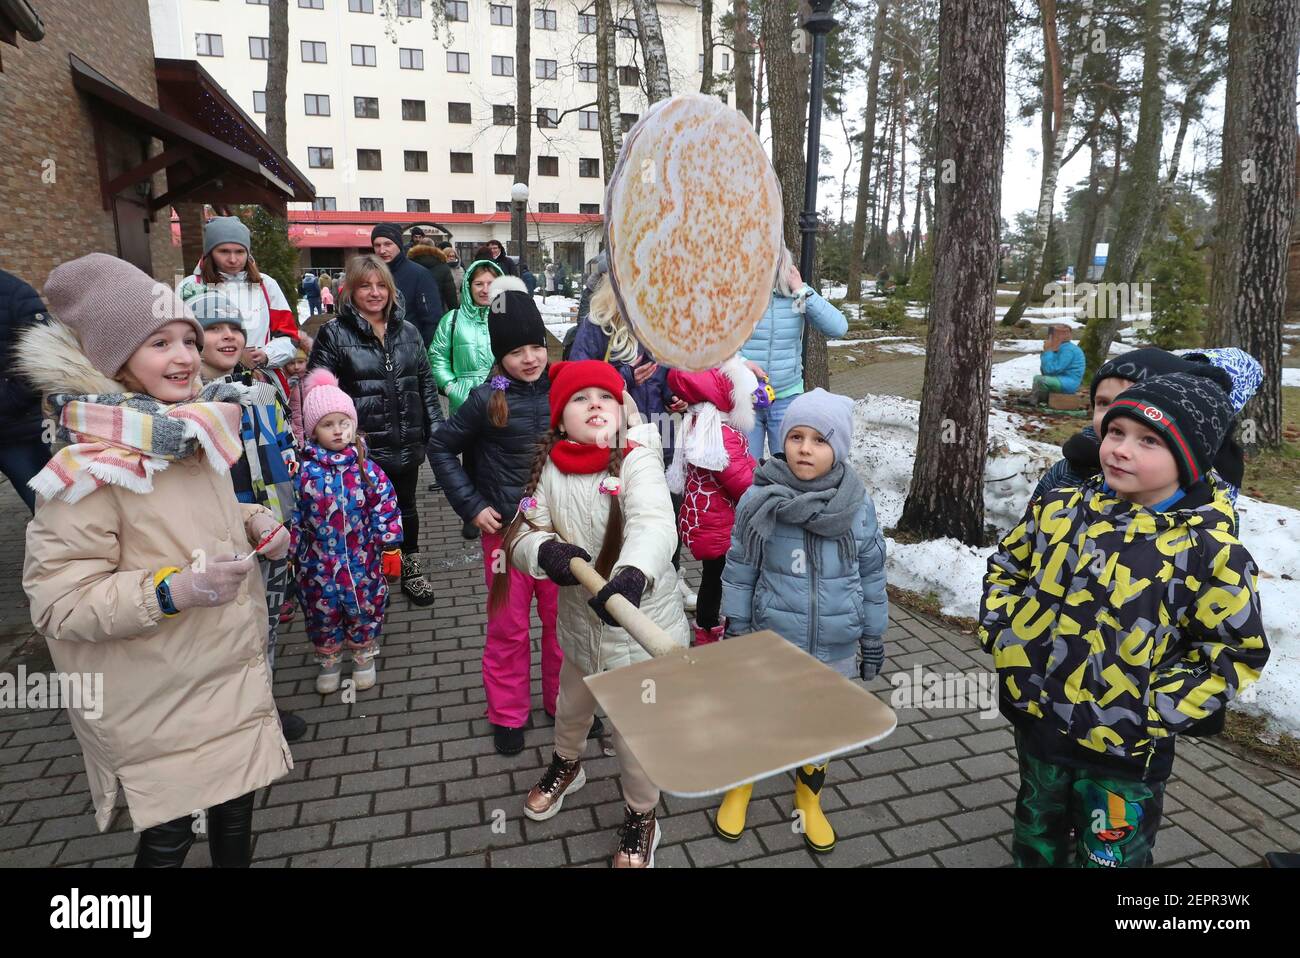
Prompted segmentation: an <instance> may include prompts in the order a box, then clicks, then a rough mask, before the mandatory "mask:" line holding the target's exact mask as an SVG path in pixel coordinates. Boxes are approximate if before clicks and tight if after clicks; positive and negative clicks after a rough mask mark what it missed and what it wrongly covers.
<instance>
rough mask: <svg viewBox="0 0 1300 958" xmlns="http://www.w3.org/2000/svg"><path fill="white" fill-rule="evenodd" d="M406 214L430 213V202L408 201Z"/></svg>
mask: <svg viewBox="0 0 1300 958" xmlns="http://www.w3.org/2000/svg"><path fill="white" fill-rule="evenodd" d="M406 212H408V213H427V212H429V201H428V200H407V201H406Z"/></svg>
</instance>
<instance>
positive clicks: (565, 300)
mask: <svg viewBox="0 0 1300 958" xmlns="http://www.w3.org/2000/svg"><path fill="white" fill-rule="evenodd" d="M533 302H534V303H536V304H537V310H538V312H540V313H541V314H542V318H543V319H545V320H546V322H548V323H551V322H556V320H554V319H549V318H548V317H551V316H555V317H560V316H563V317H564V318H565V319H568V318H569V312H570V310H574V309H577V308H578V301H577V300H576V299H572V298H570V297H568V296H548V297H546V302H542V297H541V296H534V297H533Z"/></svg>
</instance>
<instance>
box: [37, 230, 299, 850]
mask: <svg viewBox="0 0 1300 958" xmlns="http://www.w3.org/2000/svg"><path fill="white" fill-rule="evenodd" d="M45 293H46V298H47V301H48V302H49V305H50V312H51V314H52V316H53V321H52V322H51V323H50V324H49V325H48V326H36V327H33V328H32V329H31V330H29V331H28V332H27V333H26V334H25V335H24V336H23V338H22V339H21V340H20V342H19V344H18V347H17V349H16V358H17V360H18V363H19V365H20V367H21V368H22V370H23V371H24V372H25V373H26V374H27V376H28V378H30V379H31V380H32V381H33V383H35V384H36V385H37V386H38V387H39V389H40V391H41V393H42V394H43V395H44V397H45V402H46V408H47V410H48V412H49V414H50V415H51V417H52V420H53V422H54V423H56V424H57V439H58V442H59V443H60V444H63V447H62V448H61V449H59V451H58V452H57V453H56V454H55V456H54V459H53V460H51V462H50V464H49V465H48V466H47V467H46V468H45V469H44V470H43V471H42V472H41V473H40V474H39V475H37V476H36V478H34V479H33V480H32V483H31V484H32V487H33V488H34V489H36V491H37V493H38V494H39V495H40V499H39V503H38V506H37V510H36V516H35V518H34V519H33V520H32V521H31V523H30V525H28V527H27V556H26V562H25V564H24V567H23V587H24V589H25V590H26V592H27V597H28V599H29V600H30V602H31V609H32V622H33V624H34V625H35V626H36V628H37V629H38V630H39V631H40V632H41V634H42V635H44V636H45V638H46V641H47V642H48V644H49V648H50V654H51V657H52V659H53V661H54V666H55V668H56V669H57V670H58V671H59V672H81V673H86V672H89V673H100V674H102V676H103V684H102V688H103V690H104V691H103V701H102V702H95V703H84V702H83V708H81V709H69V717H70V720H71V723H72V727H73V730H74V731H75V732H76V735H77V739H78V741H79V742H80V743H81V747H82V751H83V753H84V756H85V761H86V776H87V779H88V782H89V786H90V791H91V796H92V798H93V800H94V806H95V821H96V823H97V824H98V826H99V828H100V830H101V831H103V830H105V829H107V828H108V826H109V824H110V822H111V820H112V816H113V809H114V805H115V803H116V800H117V797H118V789H119V783H120V785H121V790H122V792H123V793H124V794H125V798H126V804H127V808H128V809H129V811H130V813H131V820H132V823H133V825H134V827H135V829H136V831H139V832H141V837H140V845H139V851H138V853H137V858H136V865H137V867H139V866H171V867H179V866H180V865H181V863H182V862H183V861H184V859H185V854H186V852H187V851H188V849H189V846H190V844H191V843H192V842H193V840H194V835H195V834H196V833H206V834H208V836H209V849H210V852H211V855H212V860H213V864H214V865H217V866H228V867H238V866H247V865H248V863H249V859H250V857H251V848H252V838H251V819H252V806H253V793H254V791H255V790H256V789H258V788H261V787H263V786H265V785H268V784H270V783H271V782H273V781H275V780H276V779H277V778H279V777H281V776H282V775H284V774H285V773H286V772H288V771H289V769H290V768H292V767H293V760H292V757H291V755H290V753H289V747H288V745H286V743H285V741H284V737H283V735H282V734H281V731H280V722H279V719H278V717H277V715H276V708H275V701H274V700H273V698H272V696H271V673H270V670H269V668H268V666H267V662H266V626H267V623H266V608H265V599H264V596H263V590H262V582H261V578H260V576H259V575H258V574H257V571H256V562H257V559H256V558H255V557H253V556H251V555H250V553H252V552H253V551H254V549H255V547H256V546H259V545H260V546H261V549H260V551H261V552H262V553H264V554H267V555H268V556H270V557H273V558H274V557H276V556H277V555H278V556H279V557H283V556H284V554H285V553H286V551H287V548H288V539H289V537H288V533H287V532H286V530H284V529H283V528H282V527H280V526H279V525H278V524H277V523H276V521H275V520H274V519H273V518H272V517H271V515H270V513H269V511H268V510H267V509H266V508H265V507H263V506H255V505H241V504H240V503H239V502H238V501H237V500H236V499H235V493H234V489H233V487H232V485H231V480H230V475H229V466H230V464H231V463H232V462H233V461H235V460H237V459H238V458H239V455H240V453H241V451H242V446H241V443H240V440H239V428H238V424H239V408H238V406H237V405H235V404H234V403H233V402H232V401H231V400H233V399H235V398H237V396H238V392H237V390H238V388H239V387H236V386H232V385H231V384H227V383H213V384H211V385H209V386H208V387H206V388H204V389H203V390H202V391H201V392H199V391H198V387H199V361H200V360H199V349H200V348H201V345H202V342H203V331H202V329H201V328H200V327H199V324H198V323H197V322H196V321H195V320H194V318H193V316H192V315H191V314H190V313H189V311H188V310H187V309H186V308H185V307H184V306H183V305H182V304H181V303H180V301H179V300H178V299H176V297H175V295H174V294H173V293H172V292H171V290H170V289H168V288H167V287H166V286H164V285H162V284H159V283H155V282H154V281H153V280H152V279H151V278H150V277H148V276H146V275H145V274H144V273H141V272H140V271H139V270H137V269H136V268H135V267H134V266H131V265H130V264H128V263H125V262H123V261H121V260H118V259H115V258H114V257H111V256H106V255H103V254H99V253H96V254H91V255H90V256H86V257H82V258H81V259H78V260H73V261H71V262H68V263H65V264H63V265H62V266H59V267H58V268H57V269H55V270H54V271H53V272H52V273H51V274H50V278H49V281H48V282H47V283H46V286H45ZM237 554H238V555H237ZM92 704H93V708H92V707H90V706H91V705H92ZM205 810H206V811H205ZM196 819H197V820H196Z"/></svg>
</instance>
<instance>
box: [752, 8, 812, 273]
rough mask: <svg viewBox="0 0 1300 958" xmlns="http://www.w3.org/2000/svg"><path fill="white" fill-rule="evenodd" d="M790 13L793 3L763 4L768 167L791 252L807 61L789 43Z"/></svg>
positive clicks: (800, 180)
mask: <svg viewBox="0 0 1300 958" xmlns="http://www.w3.org/2000/svg"><path fill="white" fill-rule="evenodd" d="M795 9H796V4H795V0H767V2H765V3H764V4H763V49H764V51H765V52H766V54H767V102H768V109H769V112H770V114H771V119H772V166H773V167H774V168H775V169H776V176H777V179H778V180H779V181H780V183H781V195H782V199H783V206H784V213H785V229H784V234H785V244H786V246H788V247H790V249H792V250H797V249H798V248H799V204H800V203H801V202H802V199H803V187H804V172H805V163H806V161H805V157H804V126H805V125H806V123H807V112H808V70H807V63H808V57H807V55H802V56H801V55H799V54H797V53H796V52H795V51H794V50H793V49H792V43H791V37H792V36H793V35H794V31H795V29H796V25H795ZM801 61H802V62H801Z"/></svg>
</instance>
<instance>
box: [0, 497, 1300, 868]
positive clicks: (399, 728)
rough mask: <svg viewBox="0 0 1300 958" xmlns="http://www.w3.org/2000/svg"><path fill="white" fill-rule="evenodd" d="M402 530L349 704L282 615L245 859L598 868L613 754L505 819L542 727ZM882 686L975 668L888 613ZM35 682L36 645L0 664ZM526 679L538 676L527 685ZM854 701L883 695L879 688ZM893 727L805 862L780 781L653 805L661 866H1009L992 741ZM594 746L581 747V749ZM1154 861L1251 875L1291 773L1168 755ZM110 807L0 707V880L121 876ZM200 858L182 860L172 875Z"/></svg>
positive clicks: (1212, 756)
mask: <svg viewBox="0 0 1300 958" xmlns="http://www.w3.org/2000/svg"><path fill="white" fill-rule="evenodd" d="M0 495H3V499H0V502H2V503H3V505H2V506H0V508H3V514H2V515H0V535H2V538H0V568H3V570H4V573H5V574H4V575H3V576H0V582H5V583H7V584H8V585H7V586H6V588H5V594H4V596H3V598H4V599H5V600H6V601H5V602H4V605H3V609H4V616H5V617H6V618H5V621H9V622H11V623H12V622H13V621H15V620H18V619H20V618H21V614H25V613H21V614H20V610H21V609H24V608H25V603H22V604H21V605H20V604H19V596H20V594H21V593H20V590H18V588H17V586H16V584H15V583H16V580H17V568H18V564H19V559H20V555H21V550H22V537H21V531H22V525H23V522H24V521H25V515H20V514H19V510H21V506H20V505H19V504H18V503H17V499H16V497H12V492H11V491H10V490H0ZM421 525H422V528H423V530H424V532H423V535H424V545H425V549H426V555H427V557H428V559H429V565H430V566H431V567H432V570H433V572H432V574H433V578H434V581H435V583H436V586H437V590H438V596H439V598H438V601H437V603H436V604H435V605H434V606H433V608H432V609H426V610H417V609H414V608H412V607H410V606H409V605H408V604H407V602H406V600H405V598H404V597H402V596H400V595H399V596H397V597H396V599H395V601H394V602H393V605H392V609H391V612H390V615H389V618H388V625H387V628H386V639H385V648H384V655H383V657H382V658H381V660H380V665H381V671H380V684H379V686H378V687H377V688H375V689H373V690H369V691H366V692H362V693H360V694H359V696H358V701H357V702H356V704H353V705H346V704H342V703H341V702H340V701H339V696H338V695H337V694H336V695H334V696H331V697H330V698H329V699H328V700H324V699H322V698H321V697H320V696H319V695H317V694H316V693H315V692H314V690H313V678H314V667H313V665H312V664H311V662H310V659H309V656H308V644H307V642H306V639H305V636H304V634H303V632H302V627H301V618H300V619H299V621H298V622H295V623H294V625H293V627H291V628H290V629H288V630H287V633H286V634H285V635H284V636H282V638H281V643H282V645H281V649H282V651H281V654H280V660H279V667H278V670H277V672H276V693H277V696H278V697H279V700H280V704H281V705H282V706H284V707H287V708H290V709H293V710H295V711H297V712H298V714H299V715H301V716H302V717H303V718H304V719H306V720H307V721H308V722H309V723H310V725H311V729H310V731H309V733H308V736H307V738H306V739H305V740H304V741H302V742H299V743H298V744H296V745H295V746H294V747H293V753H294V760H295V767H294V769H293V771H292V773H291V774H290V775H289V776H288V777H287V778H285V779H283V780H282V781H280V782H278V783H276V784H275V785H273V786H271V787H270V788H268V789H264V790H263V791H262V793H261V794H260V795H259V796H258V810H257V812H256V818H255V827H256V831H257V840H256V846H255V850H254V854H255V857H256V864H257V865H259V866H265V867H285V866H292V867H303V866H328V865H358V866H360V865H368V866H372V867H377V866H383V865H464V866H473V867H477V866H489V865H490V866H498V867H500V866H519V865H538V866H554V865H592V866H598V867H599V866H603V865H604V864H605V862H606V861H607V859H608V856H609V855H610V853H611V851H612V848H613V842H614V829H615V828H616V827H617V825H618V823H619V822H620V821H621V816H622V810H621V803H620V801H619V799H618V788H617V783H616V778H615V775H616V768H615V760H614V759H612V758H604V757H598V758H592V759H591V760H589V761H588V762H587V763H586V768H587V775H588V785H587V786H586V788H584V789H583V790H582V791H580V792H578V793H577V794H576V795H574V796H573V797H572V798H571V799H569V800H568V801H566V803H565V809H564V811H563V812H561V813H560V814H559V815H557V816H556V817H555V818H554V819H552V820H550V821H548V822H543V823H537V822H531V821H528V820H526V819H525V818H523V816H522V814H521V811H520V804H521V802H522V798H523V795H524V793H525V792H526V790H527V789H528V788H529V787H530V786H531V785H532V784H533V782H534V781H535V780H536V779H537V777H538V775H539V774H540V770H541V768H542V766H543V762H544V760H545V759H549V757H550V746H551V729H550V727H549V725H550V721H549V719H547V718H546V716H545V714H544V713H543V712H542V711H541V708H540V701H539V700H540V688H539V685H540V682H535V683H534V689H533V692H534V712H533V727H532V728H531V729H530V730H529V731H528V733H527V736H526V741H527V747H526V748H525V750H524V752H523V753H522V754H521V755H518V756H514V757H511V758H503V757H501V756H499V755H496V754H495V753H494V752H493V749H492V742H491V737H490V735H489V729H488V724H487V720H486V718H485V717H484V715H483V689H482V682H481V680H480V675H479V658H480V655H481V650H482V646H483V624H484V611H483V598H484V588H483V572H482V561H481V553H480V550H479V545H478V543H477V542H473V543H467V542H465V541H464V540H463V539H462V538H461V537H460V522H459V520H457V519H456V518H455V517H454V515H453V514H452V512H451V511H450V509H449V508H448V507H447V506H446V505H445V501H444V500H442V498H441V496H439V497H438V498H437V501H436V502H435V499H434V496H433V495H432V494H429V493H424V494H423V501H422V503H421ZM886 648H887V651H888V661H887V665H886V669H885V673H886V675H890V674H893V673H895V672H899V671H907V672H910V671H911V669H912V667H913V666H914V665H918V664H919V665H923V666H925V668H926V669H927V670H931V671H937V672H968V671H972V670H976V671H978V670H983V669H985V668H986V667H987V666H988V659H987V657H985V656H984V655H982V654H981V653H980V652H979V651H978V649H977V648H976V645H975V641H974V638H973V637H971V636H966V635H961V634H957V633H955V632H953V631H951V630H948V629H946V628H944V627H942V626H940V625H937V624H935V623H933V622H931V621H928V620H926V619H925V618H923V617H921V616H918V615H913V614H910V613H908V612H907V611H906V610H904V609H901V608H898V607H895V608H894V610H893V613H892V615H891V626H890V629H889V632H888V633H887V635H886ZM19 661H22V662H25V663H26V664H27V666H28V669H29V670H30V669H33V668H41V669H45V668H48V667H49V666H48V656H47V653H46V652H45V649H44V645H43V643H41V642H39V641H37V642H35V643H30V644H29V646H28V650H27V652H26V653H24V654H22V655H21V656H20V657H18V658H15V659H11V660H10V661H9V662H8V663H7V664H5V665H3V666H0V668H2V669H3V670H4V671H7V672H13V671H14V670H15V668H16V665H17V664H18V662H19ZM535 674H536V670H535ZM872 688H873V689H876V690H877V691H882V692H884V693H888V692H889V691H890V685H889V683H888V682H887V681H886V679H885V678H879V679H877V680H876V681H875V682H874V683H873V684H872ZM899 723H900V725H899V728H898V730H897V731H895V732H894V734H893V735H891V736H890V737H889V738H888V739H886V740H885V741H884V742H882V743H880V744H879V745H878V746H876V747H873V748H872V749H871V750H870V751H869V752H859V753H857V754H854V755H852V756H850V757H849V758H847V759H841V760H837V761H834V762H833V763H832V764H831V768H830V774H829V778H828V786H827V789H826V791H825V793H824V794H825V807H826V808H827V809H828V810H829V813H830V819H831V821H832V823H833V824H834V826H835V828H836V830H837V832H838V833H839V836H840V841H839V845H838V847H837V848H836V850H835V852H834V853H833V854H831V855H829V856H826V857H816V858H815V857H814V856H812V855H811V854H810V853H808V852H807V851H805V850H804V848H803V846H802V840H801V837H800V836H799V835H798V834H796V833H795V831H794V829H793V828H792V819H791V814H790V813H791V805H790V797H791V791H792V785H791V780H790V777H789V776H788V775H781V776H777V777H776V778H774V779H769V780H767V781H765V782H762V783H760V784H759V785H758V787H757V788H756V789H755V795H754V801H753V805H752V808H751V815H750V822H751V828H750V829H749V831H748V832H747V833H746V835H745V837H744V838H743V839H742V840H741V841H739V842H737V843H736V844H727V843H725V842H722V841H720V840H719V839H717V838H715V837H713V835H712V833H711V830H710V817H709V816H710V815H711V811H712V807H713V804H714V803H713V802H711V801H700V800H692V801H687V800H682V799H677V798H672V797H665V799H664V802H663V808H662V809H661V815H662V825H663V829H664V839H663V844H662V845H661V846H660V848H659V852H658V855H657V862H658V864H659V865H661V866H672V867H686V866H707V865H726V864H733V863H734V864H741V865H746V866H749V865H760V866H762V865H769V866H803V867H809V866H811V867H835V866H848V865H907V866H924V867H934V866H947V867H956V866H971V865H992V866H998V865H1007V864H1009V863H1010V854H1009V851H1008V841H1009V835H1010V830H1011V812H1010V809H1011V806H1012V801H1013V799H1014V797H1015V793H1016V787H1017V775H1016V762H1015V758H1014V753H1013V751H1012V740H1011V734H1010V731H1009V729H1008V726H1007V724H1006V722H1005V721H1004V720H1003V719H1002V718H1001V717H995V718H993V719H991V720H986V719H983V718H981V717H980V716H979V714H978V713H977V712H976V711H974V710H953V709H943V710H920V709H903V710H900V711H899ZM595 751H596V750H595V748H594V746H592V747H591V748H589V753H594V752H595ZM1178 755H1179V757H1178V761H1177V764H1176V766H1175V772H1174V778H1173V780H1172V782H1171V784H1170V787H1169V797H1168V800H1167V802H1166V811H1167V813H1168V814H1167V816H1166V820H1165V825H1164V828H1163V830H1162V831H1161V833H1160V840H1159V843H1158V845H1157V847H1156V858H1157V861H1158V862H1159V863H1160V864H1162V865H1171V864H1177V865H1195V866H1226V865H1237V866H1250V865H1258V864H1260V863H1261V860H1262V854H1263V853H1264V852H1265V851H1268V850H1273V849H1278V848H1283V849H1288V850H1297V849H1300V774H1297V773H1296V772H1295V770H1285V769H1276V768H1273V767H1271V766H1269V765H1267V764H1266V763H1263V762H1258V761H1256V760H1255V759H1253V758H1242V757H1239V756H1236V755H1234V754H1233V753H1232V752H1230V751H1229V750H1228V749H1227V748H1226V747H1225V746H1224V745H1223V744H1221V743H1218V742H1202V743H1191V742H1185V743H1180V745H1179V752H1178ZM130 828H131V826H130V821H129V819H128V816H127V815H126V814H124V813H119V814H118V816H117V819H116V821H115V822H114V824H113V827H112V829H111V830H110V831H109V832H107V833H105V834H102V835H100V834H96V833H95V830H94V822H93V819H92V817H91V814H90V797H89V793H88V792H87V790H86V778H85V773H84V768H83V765H82V759H81V754H80V749H79V748H78V745H77V742H76V740H75V739H74V738H72V735H71V730H70V728H69V726H68V724H67V722H66V720H65V718H64V717H63V715H62V713H58V712H53V711H37V712H13V711H10V712H0V867H5V866H43V865H72V866H86V865H92V866H94V867H101V866H124V865H128V864H129V863H130V862H131V861H132V854H133V850H134V847H135V841H136V839H135V836H134V835H133V834H132V833H131V830H130ZM206 864H207V856H206V854H204V853H203V851H202V849H196V850H195V851H194V852H193V853H192V854H191V856H190V865H192V866H194V867H201V866H205V865H206Z"/></svg>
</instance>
